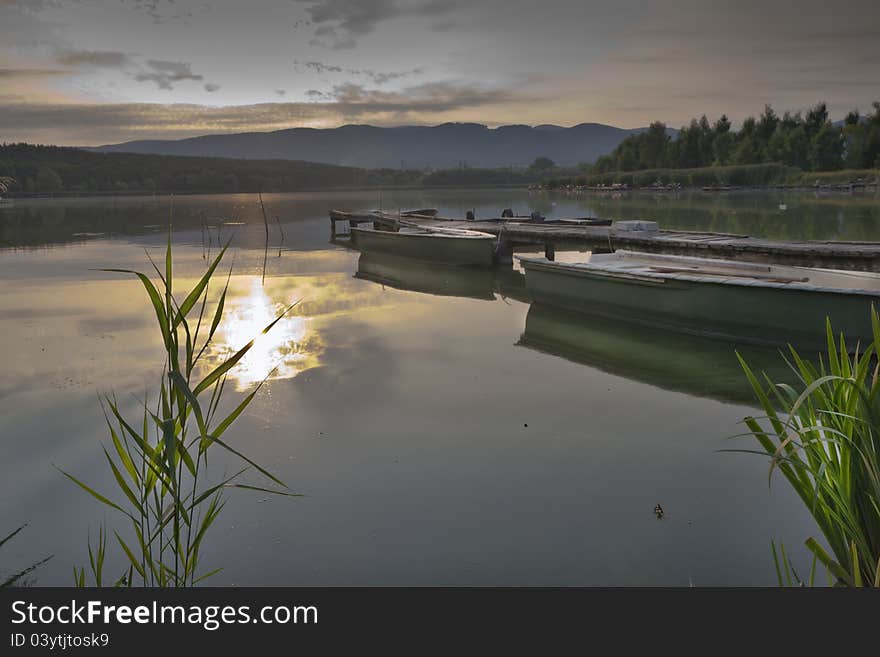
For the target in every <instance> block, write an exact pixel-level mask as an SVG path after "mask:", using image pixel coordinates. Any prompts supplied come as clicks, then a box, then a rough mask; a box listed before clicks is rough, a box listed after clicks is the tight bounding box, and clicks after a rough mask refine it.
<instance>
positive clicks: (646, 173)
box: [540, 162, 880, 192]
mask: <svg viewBox="0 0 880 657" xmlns="http://www.w3.org/2000/svg"><path fill="white" fill-rule="evenodd" d="M878 186H880V168H876V169H842V170H838V171H804V170H803V169H799V168H797V167H789V166H785V165H783V164H780V163H777V162H773V163H766V164H741V165H730V166H723V167H722V166H707V167H696V168H692V169H644V170H640V171H610V172H608V173H599V174H586V175H581V176H576V177H574V178H550V179H547V180H544V181H543V182H542V183H541V185H540V189H542V190H547V191H570V192H623V191H640V190H642V191H676V190H677V189H682V190H684V189H703V190H705V191H733V190H734V189H817V188H818V189H829V188H830V189H832V190H833V189H838V190H847V189H849V188H862V187H872V188H877V187H878Z"/></svg>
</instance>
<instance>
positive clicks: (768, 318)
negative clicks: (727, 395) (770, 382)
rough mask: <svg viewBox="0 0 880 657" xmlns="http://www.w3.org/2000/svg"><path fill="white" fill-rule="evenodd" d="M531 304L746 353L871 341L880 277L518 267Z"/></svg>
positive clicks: (709, 265) (597, 265) (802, 270)
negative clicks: (715, 341)
mask: <svg viewBox="0 0 880 657" xmlns="http://www.w3.org/2000/svg"><path fill="white" fill-rule="evenodd" d="M520 261H521V262H522V265H523V268H524V270H525V272H526V286H527V288H528V290H529V294H530V296H531V297H532V299H533V300H534V301H536V302H539V303H545V304H548V305H551V306H556V307H562V308H568V309H570V310H578V311H587V312H589V313H592V314H596V315H601V316H605V317H611V318H614V319H617V320H622V321H627V322H632V323H637V324H643V325H650V326H656V327H660V328H664V329H669V330H675V331H681V332H685V333H692V334H697V335H704V336H709V337H716V338H722V339H727V340H734V341H737V342H744V343H753V344H773V345H782V344H786V343H792V344H795V345H799V346H803V347H819V346H821V345H822V344H824V341H825V318H826V317H829V318H830V319H831V322H832V325H833V327H834V330H835V332H843V333H844V334H845V335H846V336H847V339H848V340H849V341H850V342H851V343H852V344H855V341H856V340H858V341H860V342H861V343H862V344H863V345H864V344H865V343H866V342H869V341H870V340H872V337H873V333H872V328H871V318H870V309H871V305H872V303H874V304H878V305H880V274H875V273H869V272H854V271H838V270H833V269H818V268H809V267H788V266H779V265H767V264H760V263H750V262H734V261H727V260H718V259H710V258H691V257H681V256H672V255H659V254H648V253H637V252H631V251H617V252H615V253H609V254H601V255H593V256H592V257H591V258H590V260H589V261H588V262H583V263H563V262H551V261H549V260H546V259H544V258H520Z"/></svg>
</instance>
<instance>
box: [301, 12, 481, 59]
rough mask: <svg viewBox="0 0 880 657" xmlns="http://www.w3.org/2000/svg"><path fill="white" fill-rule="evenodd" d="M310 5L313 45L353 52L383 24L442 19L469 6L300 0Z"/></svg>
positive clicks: (309, 13)
mask: <svg viewBox="0 0 880 657" xmlns="http://www.w3.org/2000/svg"><path fill="white" fill-rule="evenodd" d="M298 1H299V2H305V3H308V4H309V7H307V8H306V12H307V13H308V15H309V18H310V19H311V22H312V24H314V25H317V28H316V29H315V38H314V39H312V41H310V43H311V44H312V45H321V46H326V47H329V48H334V49H336V50H339V49H344V48H353V47H354V46H355V45H356V44H357V39H358V38H359V37H362V36H364V35H367V34H370V33H371V32H373V31H374V30H375V29H376V26H377V25H378V24H379V23H381V22H382V21H386V20H390V19H392V18H399V17H401V16H441V15H443V14H447V13H449V12H451V11H452V10H453V9H455V8H457V7H459V6H461V5H462V4H465V3H464V2H463V0H420V1H418V2H415V3H408V4H404V3H402V2H399V1H397V0H298Z"/></svg>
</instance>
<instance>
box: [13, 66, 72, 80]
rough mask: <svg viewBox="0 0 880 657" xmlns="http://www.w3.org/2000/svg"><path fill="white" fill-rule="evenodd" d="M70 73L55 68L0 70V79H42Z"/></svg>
mask: <svg viewBox="0 0 880 657" xmlns="http://www.w3.org/2000/svg"><path fill="white" fill-rule="evenodd" d="M69 73H70V71H68V70H66V69H56V68H0V79H3V78H6V79H10V78H43V77H53V76H56V75H68V74H69Z"/></svg>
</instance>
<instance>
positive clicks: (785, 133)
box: [541, 102, 880, 189]
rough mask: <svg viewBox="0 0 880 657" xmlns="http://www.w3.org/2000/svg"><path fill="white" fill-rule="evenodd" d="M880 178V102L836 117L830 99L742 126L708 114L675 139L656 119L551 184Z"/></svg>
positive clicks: (751, 183) (767, 111) (768, 113)
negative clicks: (712, 118)
mask: <svg viewBox="0 0 880 657" xmlns="http://www.w3.org/2000/svg"><path fill="white" fill-rule="evenodd" d="M878 182H880V102H875V103H874V104H873V112H871V113H868V114H866V115H864V116H863V115H861V114H859V112H858V111H855V110H854V111H852V112H850V113H849V114H847V115H846V118H845V119H844V120H843V121H841V122H832V121H831V120H830V118H829V116H828V108H827V106H826V105H825V103H818V104H816V105H815V106H813V107H812V108H810V109H809V110H808V111H807V113H806V114H805V115H802V114H801V113H800V112H796V113H794V114H792V113H791V112H785V113H784V114H783V115H782V116H779V115H778V114H777V113H776V111H775V110H774V109H773V108H772V107H771V106H770V105H765V106H764V112H763V113H762V114H761V116H760V117H758V118H757V119H756V118H755V117H751V116H750V117H748V118H747V119H746V120H745V121H743V125H742V127H741V128H740V130H739V131H734V130H733V129H732V126H731V123H730V120H729V119H728V118H727V116H725V115H722V116H721V117H720V118H719V119H718V120H716V121H715V122H714V123H710V122H709V120H708V119H707V118H706V115H705V114H704V115H703V116H702V117H700V118H699V119H691V122H690V124H689V125H687V126H682V128H681V129H680V130H679V132H678V134H677V136H676V137H675V138H673V137H671V136H670V134H669V131H668V130H667V127H666V124H664V123H662V122H660V121H655V122H654V123H652V124H651V125H650V126H649V127H648V129H647V130H646V131H644V132H642V133H639V134H636V135H632V136H630V137H627V138H626V139H624V140H623V141H622V142H621V143H620V144H619V145H618V146H617V147H616V148H615V149H614V150H613V151H612V152H611V153H609V154H608V155H604V156H602V157H600V158H599V159H598V160H596V162H595V164H592V165H585V166H584V167H583V170H582V172H581V173H580V174H579V175H578V176H569V177H562V176H554V177H550V176H548V177H546V178H545V179H544V180H543V182H542V185H541V186H542V188H544V189H559V188H566V189H576V188H589V187H602V186H609V185H612V186H614V185H616V186H618V187H620V186H628V187H662V186H670V185H671V186H679V185H680V186H683V187H719V186H720V187H728V186H735V187H759V186H764V187H768V186H804V187H821V186H823V185H834V184H852V185H855V184H859V185H862V184H869V185H872V186H876V185H877V184H878Z"/></svg>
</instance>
